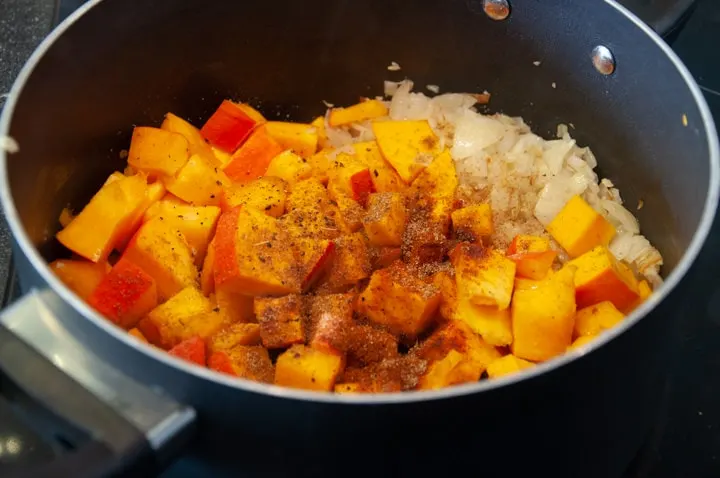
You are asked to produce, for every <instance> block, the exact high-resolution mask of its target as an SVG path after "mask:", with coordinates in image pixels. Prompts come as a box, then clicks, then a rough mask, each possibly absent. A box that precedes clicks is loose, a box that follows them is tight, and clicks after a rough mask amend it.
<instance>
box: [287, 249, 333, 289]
mask: <svg viewBox="0 0 720 478" xmlns="http://www.w3.org/2000/svg"><path fill="white" fill-rule="evenodd" d="M292 247H293V249H294V251H295V257H296V258H297V261H298V264H299V266H300V275H301V278H302V282H301V285H300V290H301V291H303V292H306V291H308V290H309V289H310V288H311V287H312V286H313V285H315V284H316V283H317V282H318V281H319V280H321V279H322V278H323V277H324V276H325V275H326V274H327V273H328V271H329V270H330V268H331V267H332V264H333V261H334V260H335V243H334V242H333V241H329V240H327V239H311V238H298V239H295V240H293V242H292Z"/></svg>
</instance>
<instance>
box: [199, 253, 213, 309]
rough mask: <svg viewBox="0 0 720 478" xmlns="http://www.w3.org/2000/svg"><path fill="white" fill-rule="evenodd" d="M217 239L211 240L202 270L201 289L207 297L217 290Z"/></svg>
mask: <svg viewBox="0 0 720 478" xmlns="http://www.w3.org/2000/svg"><path fill="white" fill-rule="evenodd" d="M214 268H215V241H214V240H213V241H210V244H209V245H208V249H207V254H205V260H204V261H203V264H202V269H201V270H200V290H201V291H202V293H203V294H205V296H206V297H208V296H210V294H212V293H213V292H215V274H214V272H213V271H214Z"/></svg>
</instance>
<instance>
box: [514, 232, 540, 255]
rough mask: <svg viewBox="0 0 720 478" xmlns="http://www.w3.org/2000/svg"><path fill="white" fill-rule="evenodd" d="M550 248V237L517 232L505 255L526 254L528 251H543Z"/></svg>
mask: <svg viewBox="0 0 720 478" xmlns="http://www.w3.org/2000/svg"><path fill="white" fill-rule="evenodd" d="M549 250H550V239H548V238H547V237H540V236H530V235H527V234H518V235H517V236H515V237H514V238H513V240H512V242H511V243H510V246H508V250H507V255H508V256H511V255H515V254H526V253H528V252H545V251H549Z"/></svg>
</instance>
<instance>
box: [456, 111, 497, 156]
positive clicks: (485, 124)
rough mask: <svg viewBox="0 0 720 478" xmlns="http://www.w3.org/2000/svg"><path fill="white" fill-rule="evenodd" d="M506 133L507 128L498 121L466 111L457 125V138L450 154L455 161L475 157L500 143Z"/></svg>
mask: <svg viewBox="0 0 720 478" xmlns="http://www.w3.org/2000/svg"><path fill="white" fill-rule="evenodd" d="M505 131H506V128H505V127H504V126H503V125H502V124H500V123H498V122H497V121H494V120H492V119H491V118H487V117H485V116H481V115H478V114H476V113H473V112H472V111H469V110H466V111H465V114H464V115H463V117H462V118H461V119H460V120H458V122H457V123H456V125H455V138H454V141H453V146H452V150H451V152H450V153H451V154H452V157H453V158H455V159H460V158H469V157H470V156H475V155H477V154H479V153H481V152H482V150H483V149H484V148H487V147H488V146H491V145H493V144H495V143H497V142H498V141H500V140H501V139H502V137H503V135H504V134H505Z"/></svg>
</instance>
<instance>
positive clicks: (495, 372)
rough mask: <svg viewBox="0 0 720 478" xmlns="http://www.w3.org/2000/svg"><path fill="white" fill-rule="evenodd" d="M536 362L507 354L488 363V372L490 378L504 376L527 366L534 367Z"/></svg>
mask: <svg viewBox="0 0 720 478" xmlns="http://www.w3.org/2000/svg"><path fill="white" fill-rule="evenodd" d="M534 365H535V364H534V363H532V362H528V361H527V360H523V359H521V358H518V357H516V356H514V355H506V356H504V357H501V358H499V359H496V360H494V361H492V362H491V363H490V365H488V368H487V374H488V377H490V378H498V377H503V376H505V375H511V374H513V373H517V372H519V371H521V370H525V369H526V368H530V367H533V366H534Z"/></svg>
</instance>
